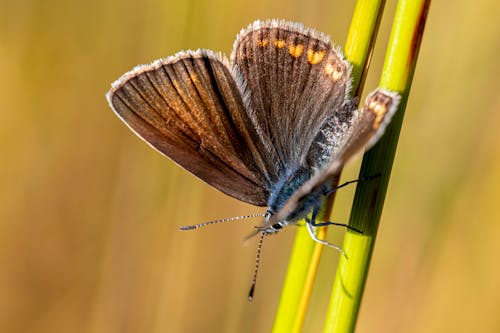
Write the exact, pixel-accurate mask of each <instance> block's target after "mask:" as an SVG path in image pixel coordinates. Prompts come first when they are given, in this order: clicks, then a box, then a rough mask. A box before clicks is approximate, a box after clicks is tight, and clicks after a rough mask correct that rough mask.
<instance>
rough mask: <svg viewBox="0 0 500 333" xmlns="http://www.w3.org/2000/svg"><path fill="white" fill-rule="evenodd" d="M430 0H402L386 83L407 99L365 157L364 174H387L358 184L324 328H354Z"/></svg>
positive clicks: (327, 332)
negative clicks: (360, 232)
mask: <svg viewBox="0 0 500 333" xmlns="http://www.w3.org/2000/svg"><path fill="white" fill-rule="evenodd" d="M429 4H430V0H401V1H399V2H398V5H397V9H396V13H395V17H394V22H393V27H392V32H391V38H390V41H389V47H388V51H387V55H386V59H385V63H384V69H383V72H382V77H381V80H380V86H381V87H382V88H385V89H389V90H393V91H397V92H399V93H400V94H401V97H402V98H401V104H400V106H399V108H398V111H397V113H396V115H395V117H394V119H393V120H392V122H391V124H390V125H389V126H388V128H387V131H386V133H385V134H384V136H383V137H382V139H381V140H380V141H379V142H378V143H377V144H376V145H375V146H374V147H373V148H372V149H371V150H370V151H369V152H368V153H366V154H365V156H364V158H363V162H362V165H361V171H360V177H365V176H372V175H375V174H381V177H379V178H377V180H374V181H367V182H362V183H360V184H358V186H357V188H356V194H355V197H354V202H353V206H352V210H351V217H350V220H349V225H350V226H352V227H353V228H356V229H359V230H362V231H363V233H362V234H359V233H355V232H351V231H347V233H346V236H345V239H344V251H345V252H346V253H347V256H348V258H349V259H346V258H345V257H343V256H342V257H341V259H340V262H339V265H338V268H337V274H336V277H335V282H334V285H333V290H332V295H331V299H330V305H329V309H328V314H327V319H326V322H325V328H324V333H348V332H353V331H354V328H355V325H356V320H357V316H358V312H359V306H360V302H361V297H362V295H363V290H364V286H365V282H366V277H367V273H368V268H369V265H370V260H371V257H372V252H373V246H374V242H375V237H376V234H377V229H378V224H379V220H380V215H381V213H382V207H383V204H384V199H385V193H386V190H387V184H388V182H389V176H390V173H391V168H392V164H393V160H394V155H395V152H396V146H397V142H398V138H399V132H400V129H401V124H402V121H403V115H404V110H405V106H406V102H407V98H408V93H409V90H410V86H411V81H412V77H413V73H414V69H415V64H416V60H417V55H418V50H419V47H420V43H421V39H422V35H423V28H424V25H425V21H426V17H427V12H428V9H429Z"/></svg>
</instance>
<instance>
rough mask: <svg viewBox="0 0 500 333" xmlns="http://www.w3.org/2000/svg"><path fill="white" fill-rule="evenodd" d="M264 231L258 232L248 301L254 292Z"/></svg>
mask: <svg viewBox="0 0 500 333" xmlns="http://www.w3.org/2000/svg"><path fill="white" fill-rule="evenodd" d="M265 235H266V234H265V233H263V232H262V233H261V234H260V239H259V246H258V247H257V255H256V256H255V270H254V272H253V278H252V285H251V286H250V291H249V292H248V301H249V302H251V301H253V295H254V294H255V285H256V284H257V273H258V272H259V265H260V255H261V253H262V243H263V242H264V236H265Z"/></svg>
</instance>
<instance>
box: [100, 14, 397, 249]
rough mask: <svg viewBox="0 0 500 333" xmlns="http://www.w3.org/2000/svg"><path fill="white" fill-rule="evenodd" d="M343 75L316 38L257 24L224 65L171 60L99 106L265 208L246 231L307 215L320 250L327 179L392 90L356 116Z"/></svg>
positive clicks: (372, 124) (296, 28) (131, 79)
mask: <svg viewBox="0 0 500 333" xmlns="http://www.w3.org/2000/svg"><path fill="white" fill-rule="evenodd" d="M351 70H352V68H351V65H350V63H349V62H348V61H347V60H346V59H345V58H344V57H343V55H342V52H341V51H340V50H339V49H338V47H335V46H334V45H333V44H332V43H331V41H330V38H329V37H328V36H326V35H325V34H323V33H321V32H318V31H316V30H314V29H311V28H306V27H304V26H303V25H302V24H300V23H293V22H286V21H283V20H267V21H255V22H253V23H251V24H250V25H249V26H248V27H247V28H246V29H243V30H242V31H241V32H240V33H239V34H238V36H237V37H236V41H235V43H234V46H233V51H232V53H231V57H230V59H228V58H226V57H225V56H223V55H222V54H220V53H215V52H213V51H210V50H201V49H200V50H196V51H183V52H179V53H177V54H176V55H174V56H171V57H167V58H164V59H159V60H156V61H154V62H153V63H151V64H149V65H140V66H137V67H135V68H134V69H132V70H131V71H129V72H127V73H125V74H124V75H123V76H122V77H120V78H119V79H118V80H117V81H115V82H114V83H113V84H112V88H111V90H110V91H109V92H108V94H107V99H108V101H109V104H110V106H111V107H112V109H113V110H114V111H115V113H116V114H117V115H118V117H119V118H120V119H121V120H123V122H125V124H126V125H127V126H128V127H130V129H131V130H132V131H133V132H135V133H136V134H137V135H138V136H139V137H141V138H142V139H143V140H144V141H146V142H147V143H148V144H149V145H151V146H152V147H153V148H155V149H156V150H157V151H159V152H160V153H161V154H163V155H165V156H167V157H168V158H170V159H171V160H173V161H174V162H176V163H177V164H179V165H180V166H181V167H183V168H184V169H186V170H188V171H189V172H191V173H192V174H194V175H195V176H197V177H198V178H200V179H201V180H203V181H204V182H206V183H207V184H209V185H211V186H212V187H214V188H216V189H217V190H220V191H222V192H223V193H226V194H227V195H229V196H231V197H233V198H236V199H238V200H241V201H244V202H247V203H249V204H252V205H255V206H265V207H267V212H266V214H265V219H264V221H263V223H262V224H261V225H260V226H258V227H257V229H256V231H255V233H261V234H262V235H268V234H273V233H276V232H278V231H279V230H281V229H282V228H283V227H285V226H287V225H289V224H293V223H296V222H297V221H299V220H302V219H304V218H306V225H307V226H308V228H309V230H310V231H311V232H310V234H311V236H312V237H313V238H314V239H315V240H317V241H320V242H324V241H321V240H318V239H317V238H315V236H314V232H313V228H314V227H315V226H318V225H319V224H318V223H317V222H316V217H317V214H318V211H319V209H320V206H321V203H322V201H323V200H324V198H325V197H326V196H327V195H329V194H330V193H331V192H333V191H335V190H336V188H332V185H331V180H332V179H333V178H334V177H336V176H338V175H339V173H340V172H341V170H342V168H343V166H344V165H345V164H346V163H347V162H348V161H349V160H350V159H351V158H352V157H353V156H355V155H356V154H358V153H359V152H360V151H362V150H363V149H368V148H370V147H371V146H372V145H373V144H374V143H375V142H377V140H378V139H379V138H380V137H381V135H382V134H383V132H384V129H385V128H386V126H387V124H388V123H389V121H390V119H391V117H392V116H393V114H394V112H395V110H396V108H397V105H398V103H399V95H398V94H397V93H395V92H391V91H387V90H383V89H377V90H375V91H374V92H372V93H371V94H369V95H368V97H367V98H366V101H365V104H364V106H363V108H362V109H361V110H360V111H358V110H357V103H356V101H353V100H350V99H349V91H350V88H351V81H352V78H351ZM308 216H310V218H309V217H308ZM322 225H323V224H322ZM198 226H200V225H196V226H193V227H187V228H185V229H192V228H196V227H198ZM327 244H329V243H327Z"/></svg>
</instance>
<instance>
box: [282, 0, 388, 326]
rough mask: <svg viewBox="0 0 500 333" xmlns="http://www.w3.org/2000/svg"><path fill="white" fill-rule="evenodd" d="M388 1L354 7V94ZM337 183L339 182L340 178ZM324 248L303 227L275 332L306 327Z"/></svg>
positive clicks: (350, 45) (362, 0) (348, 51)
mask: <svg viewBox="0 0 500 333" xmlns="http://www.w3.org/2000/svg"><path fill="white" fill-rule="evenodd" d="M384 3H385V0H359V1H358V2H357V4H356V8H355V10H354V15H353V19H352V22H351V28H350V32H349V36H348V39H347V43H346V47H345V55H346V58H347V59H348V60H349V61H350V62H351V63H352V65H353V84H352V88H353V89H352V91H351V94H353V95H354V96H358V95H359V94H361V89H362V87H361V84H362V83H363V82H364V78H365V76H366V73H365V71H366V70H367V68H368V63H369V59H370V56H371V52H372V49H373V45H374V39H375V36H376V33H377V30H378V25H379V22H380V17H381V16H382V10H383V7H384V6H383V5H384ZM334 183H335V185H336V184H337V183H338V178H337V179H336V180H335V182H334ZM334 197H335V195H334V194H333V195H331V196H330V198H329V200H328V201H327V202H326V205H325V207H324V209H323V210H322V214H321V215H320V218H323V217H327V218H328V217H329V216H330V213H331V209H332V205H333V201H334ZM317 229H318V232H317V236H318V238H319V239H324V238H325V237H326V230H327V229H326V227H321V228H317ZM322 248H323V245H321V244H319V243H316V242H314V241H312V240H311V238H310V236H309V234H308V232H307V230H306V228H302V227H301V228H299V230H298V231H297V235H296V237H295V242H294V246H293V249H292V254H291V256H290V261H289V264H288V271H287V275H286V278H285V282H284V284H283V290H282V293H281V298H280V303H279V306H278V310H277V313H276V317H275V321H274V326H273V332H274V333H281V332H286V333H290V332H300V331H301V330H302V326H303V324H304V319H305V317H306V312H307V306H308V304H309V300H310V296H311V292H312V287H313V284H314V279H315V277H316V272H317V269H318V264H319V260H320V258H321V251H322Z"/></svg>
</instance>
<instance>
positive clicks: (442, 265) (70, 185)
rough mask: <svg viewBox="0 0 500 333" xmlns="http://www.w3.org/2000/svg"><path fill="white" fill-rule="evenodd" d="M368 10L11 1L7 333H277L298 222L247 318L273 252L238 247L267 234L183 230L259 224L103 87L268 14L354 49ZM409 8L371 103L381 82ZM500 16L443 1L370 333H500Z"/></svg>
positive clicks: (368, 302)
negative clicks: (128, 116) (128, 123)
mask: <svg viewBox="0 0 500 333" xmlns="http://www.w3.org/2000/svg"><path fill="white" fill-rule="evenodd" d="M352 6H353V4H352V3H351V2H348V1H346V2H343V3H340V2H338V3H333V2H329V3H325V2H320V1H318V2H315V3H314V2H309V1H303V2H298V1H297V2H292V3H291V2H285V1H275V2H272V4H270V3H269V2H267V1H254V2H252V6H251V7H249V6H248V4H247V2H240V3H238V2H232V1H222V0H220V1H212V2H206V1H190V2H168V1H153V0H150V1H144V2H136V1H95V0H94V1H85V2H65V1H60V0H49V1H44V2H43V3H42V2H37V1H24V2H22V1H10V2H7V1H1V2H0V78H1V79H0V114H1V121H0V149H1V151H2V162H1V163H0V262H1V265H0V331H1V332H27V331H30V332H63V331H71V332H139V331H140V332H144V331H147V332H154V331H158V332H166V331H168V332H197V331H204V332H235V331H239V332H257V331H261V332H265V331H269V330H270V328H271V325H272V319H273V317H274V311H275V308H276V305H277V302H278V297H279V291H280V284H281V283H282V280H283V277H284V273H285V269H286V263H287V260H288V258H287V255H288V251H289V249H290V246H291V240H292V237H293V228H290V229H289V230H287V231H284V232H283V233H282V234H280V235H279V236H277V237H273V238H272V239H269V240H267V241H266V243H265V244H264V253H263V255H264V257H263V262H262V269H261V272H260V274H259V281H258V286H257V295H256V300H255V301H254V303H253V304H248V303H247V301H246V292H247V288H248V286H249V282H250V279H251V273H252V269H253V257H254V250H255V245H256V244H255V243H252V242H251V243H250V244H249V245H250V246H246V247H243V246H242V241H241V240H242V238H243V237H244V236H245V235H246V234H247V232H248V231H249V230H251V228H252V227H251V226H252V222H241V223H235V224H233V225H221V226H214V227H212V228H207V229H205V230H202V231H199V232H195V233H181V232H179V231H178V230H177V226H179V225H183V224H191V223H197V222H201V221H204V220H209V219H214V218H218V217H227V216H234V215H241V214H245V213H249V212H255V211H258V210H257V209H256V208H254V207H250V206H248V205H244V204H241V203H239V202H236V201H235V200H232V199H229V198H227V197H225V196H224V195H222V194H219V193H217V192H216V191H214V190H212V189H210V188H209V187H208V186H205V185H203V184H202V183H201V182H199V181H197V180H195V179H194V178H193V177H191V176H190V175H189V174H187V173H186V172H184V171H182V170H180V169H179V168H177V167H176V166H175V165H173V163H171V162H169V161H168V160H166V159H164V158H162V157H161V156H159V155H158V154H157V153H155V152H154V151H152V150H151V149H150V148H149V147H147V146H146V145H145V144H144V143H142V142H141V141H140V140H138V139H137V138H135V137H134V136H133V135H132V134H131V133H130V131H129V130H128V129H126V128H125V126H124V125H122V124H121V123H120V122H119V121H118V120H117V119H116V117H114V116H113V114H112V112H111V111H110V110H109V108H108V106H107V105H106V102H105V98H104V93H105V92H106V91H107V89H108V87H109V84H110V83H111V82H112V81H113V80H115V79H116V78H117V77H118V76H119V75H121V74H122V73H123V72H124V71H126V70H129V69H130V68H132V67H133V66H134V65H136V64H138V63H144V62H149V61H151V60H154V59H155V58H159V57H163V56H166V55H169V54H172V53H174V52H176V51H178V50H180V49H185V48H197V47H206V48H212V49H215V50H221V51H224V52H226V53H229V52H230V49H231V45H232V42H233V39H234V36H235V35H236V33H237V32H238V31H239V29H241V28H242V27H244V26H246V25H247V24H248V23H250V22H251V21H252V20H254V19H257V18H268V17H283V18H287V19H293V20H297V21H302V22H304V23H305V24H307V25H309V26H313V27H316V28H317V29H319V30H322V31H325V32H328V33H329V34H331V35H332V37H333V40H334V41H336V42H338V43H342V42H343V41H344V36H346V33H347V29H348V26H349V25H348V22H349V20H350V17H351V14H352V9H353V7H352ZM393 7H394V6H393V3H391V2H389V3H388V5H387V14H386V16H385V17H384V21H383V22H382V26H381V30H380V37H381V39H380V41H379V42H378V44H377V46H376V48H375V54H374V59H373V62H372V70H373V74H372V75H371V76H369V78H368V81H367V83H366V89H365V91H368V90H369V89H371V88H373V87H375V85H376V80H377V78H378V77H379V75H378V72H377V71H378V70H379V69H380V68H381V63H382V61H383V52H382V50H384V49H385V44H384V43H385V41H386V40H387V36H388V31H389V29H390V24H389V22H388V21H387V19H388V18H390V17H391V16H392V15H390V14H391V10H393ZM499 7H500V6H499V5H498V4H497V2H496V1H493V0H485V1H482V2H480V3H474V4H472V3H470V2H468V1H464V0H461V1H456V2H454V3H453V5H452V6H451V5H450V4H449V3H445V2H434V3H433V6H432V10H431V12H430V16H429V19H428V23H427V26H426V35H425V39H424V42H423V45H422V48H421V52H420V57H419V64H418V66H417V71H416V74H415V78H414V82H413V88H412V94H411V97H410V100H409V105H408V110H409V112H408V113H407V115H406V117H405V118H406V119H405V124H404V126H403V131H402V134H401V138H400V145H399V148H398V153H397V156H396V161H395V165H394V169H393V173H392V179H391V183H390V185H389V192H388V196H387V199H386V205H385V209H384V214H383V216H382V222H381V226H380V229H379V234H378V237H379V239H378V243H377V246H376V248H375V253H374V254H375V255H374V258H373V262H372V265H371V272H370V275H369V282H368V285H367V289H366V292H365V298H364V300H363V305H362V307H361V314H360V318H359V321H358V330H359V331H360V332H367V331H369V332H401V331H405V332H443V331H446V332H449V331H478V332H497V331H498V330H499V329H500V326H499V325H500V324H499V323H498V319H497V314H498V312H499V311H500V285H499V284H498V281H499V280H500V268H498V265H496V264H494V263H496V262H497V261H498V257H499V256H500V243H499V242H498V241H497V235H498V234H500V223H499V220H500V211H499V210H498V203H497V202H498V198H500V186H499V185H500V134H499V131H498V130H497V125H498V124H499V123H500V99H499V95H498V92H497V90H498V86H499V79H498V77H499V75H500V70H499V67H498V65H497V59H498V57H499V56H500V46H499V43H498V35H499V33H500V22H499V21H498V20H497V19H496V15H497V13H498V10H499V9H500V8H499ZM356 168H357V166H356V165H351V166H350V167H349V168H348V169H347V170H346V171H345V173H344V178H353V177H355V174H356ZM352 193H353V192H352V189H346V191H342V192H340V193H339V194H338V200H337V207H336V209H335V211H334V216H333V218H334V219H335V220H337V221H347V212H348V210H349V208H350V203H349V200H350V198H351V197H352ZM334 231H336V232H330V233H329V234H330V236H331V241H333V242H336V243H337V244H340V242H341V236H342V230H334ZM337 256H338V254H337V253H333V251H331V253H330V252H329V251H325V254H324V256H323V261H324V265H323V266H322V267H320V274H321V276H320V278H319V281H318V286H317V287H316V289H315V290H314V293H313V300H312V302H313V304H312V308H311V311H310V313H309V317H308V319H307V322H306V327H305V330H306V331H317V330H319V329H320V328H321V324H322V321H321V320H316V319H317V318H323V317H324V311H326V303H327V298H328V293H327V292H326V291H329V290H330V283H331V280H332V275H333V271H334V270H333V269H334V267H333V264H332V263H334V262H335V261H336V258H337ZM479 316H480V317H481V320H478V318H479Z"/></svg>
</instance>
